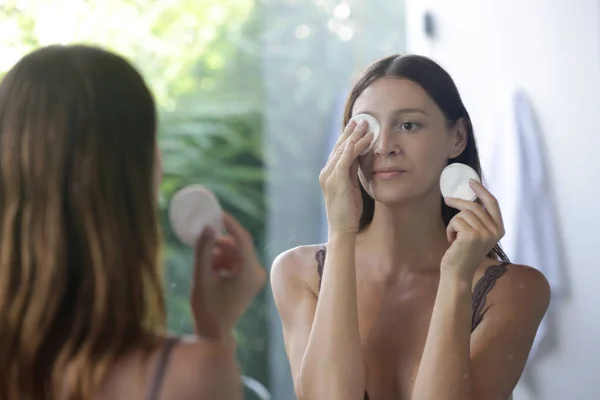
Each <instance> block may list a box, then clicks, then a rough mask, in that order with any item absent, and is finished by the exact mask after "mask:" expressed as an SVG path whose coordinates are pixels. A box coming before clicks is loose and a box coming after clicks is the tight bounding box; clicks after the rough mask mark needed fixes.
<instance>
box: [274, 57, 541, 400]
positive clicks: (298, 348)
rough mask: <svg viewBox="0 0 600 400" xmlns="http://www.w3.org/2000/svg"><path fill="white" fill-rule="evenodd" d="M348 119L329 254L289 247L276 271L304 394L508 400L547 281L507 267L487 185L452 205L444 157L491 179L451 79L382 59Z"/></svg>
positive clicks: (325, 184)
mask: <svg viewBox="0 0 600 400" xmlns="http://www.w3.org/2000/svg"><path fill="white" fill-rule="evenodd" d="M358 113H368V114H371V115H372V116H374V117H375V118H377V119H378V120H379V121H380V123H381V125H382V129H381V133H380V137H379V140H378V141H377V143H376V144H375V146H374V148H373V150H372V151H371V152H369V153H367V154H366V155H364V156H359V155H360V154H361V152H362V151H363V150H364V149H366V148H367V147H368V145H369V143H370V141H371V138H372V137H373V135H372V133H368V132H366V127H365V126H364V125H361V124H359V125H358V126H357V125H356V124H355V123H353V122H350V123H349V120H350V118H351V117H352V116H353V115H355V114H358ZM344 120H345V121H344V125H345V129H344V131H343V133H342V135H341V137H340V138H339V140H338V142H337V144H336V146H335V149H334V150H333V152H332V155H331V157H330V159H329V161H328V163H327V165H326V166H325V168H324V169H323V171H322V172H321V175H320V182H321V186H322V188H323V193H324V197H325V203H326V207H327V217H328V224H329V240H328V244H327V246H326V249H325V248H324V247H323V246H304V247H299V248H295V249H292V250H289V251H287V252H285V253H283V254H281V255H280V256H279V257H278V258H277V259H276V260H275V262H274V265H273V269H272V272H271V279H272V287H273V293H274V296H275V301H276V304H277V307H278V309H279V312H280V315H281V318H282V321H283V329H284V338H285V344H286V349H287V353H288V357H289V359H290V364H291V369H292V374H293V378H294V386H295V390H296V393H297V395H298V398H299V399H357V400H358V399H363V398H370V399H371V400H378V399H382V400H383V399H385V400H389V399H397V400H401V399H416V400H434V399H435V400H439V399H444V400H454V399H456V400H479V399H507V398H508V397H509V396H510V394H511V392H512V390H513V389H514V387H515V385H516V384H517V382H518V380H519V377H520V375H521V373H522V371H523V368H524V365H525V362H526V360H527V356H528V353H529V350H530V348H531V345H532V342H533V339H534V336H535V333H536V330H537V327H538V325H539V323H540V321H541V319H542V317H543V315H544V314H545V312H546V309H547V307H548V303H549V296H550V293H549V286H548V283H547V281H546V280H545V278H544V276H543V275H542V274H541V273H540V272H538V271H537V270H536V269H533V268H530V267H525V266H517V265H510V264H509V263H508V260H507V258H506V256H505V255H504V254H503V252H502V251H501V250H500V248H499V247H498V245H497V243H498V242H499V240H500V238H501V237H502V236H503V233H504V230H503V229H504V228H503V224H502V216H501V214H500V210H499V208H498V204H497V202H496V200H495V198H494V197H493V196H492V195H491V194H490V193H489V192H488V191H487V190H486V189H485V188H484V187H483V186H482V185H480V184H478V183H476V182H473V183H472V188H473V190H474V191H475V193H476V194H477V195H478V197H479V199H480V202H468V201H463V200H459V199H450V198H447V199H442V196H441V192H440V189H439V179H440V175H441V172H442V170H443V169H444V167H446V165H448V164H450V163H454V162H460V163H464V164H468V165H470V166H471V167H473V168H474V169H475V170H476V171H477V172H478V173H479V174H481V171H480V165H479V157H478V153H477V146H476V144H475V137H474V135H473V128H472V126H471V121H470V118H469V114H468V113H467V110H466V109H465V107H464V105H463V103H462V100H461V98H460V95H459V93H458V90H457V88H456V86H455V84H454V82H453V81H452V78H451V77H450V76H449V75H448V74H447V72H446V71H444V70H443V69H442V68H441V67H440V66H439V65H437V64H436V63H434V62H433V61H431V60H429V59H427V58H424V57H420V56H414V55H406V56H397V55H394V56H390V57H387V58H384V59H382V60H380V61H377V62H376V63H374V64H373V65H372V66H371V67H370V68H368V69H367V71H366V72H365V73H364V74H363V76H362V77H361V78H360V79H359V81H358V82H357V83H356V85H355V86H354V88H353V89H352V91H351V93H350V96H349V99H348V102H347V105H346V111H345V116H344ZM315 255H316V257H315ZM315 258H316V261H315ZM317 272H318V273H317ZM492 287H493V290H491V289H492Z"/></svg>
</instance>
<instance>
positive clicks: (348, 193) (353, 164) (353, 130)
mask: <svg viewBox="0 0 600 400" xmlns="http://www.w3.org/2000/svg"><path fill="white" fill-rule="evenodd" d="M367 128H368V124H367V123H366V121H361V122H360V123H359V124H358V125H357V124H356V122H354V121H350V123H349V124H348V125H347V126H346V129H344V132H343V133H342V135H341V136H340V138H339V139H338V141H337V143H336V144H335V146H334V148H333V151H332V153H331V155H330V156H329V160H328V161H327V165H325V168H323V170H322V171H321V174H320V175H319V182H320V184H321V188H322V189H323V195H324V196H325V207H326V209H327V220H328V223H329V234H330V236H331V235H333V234H336V233H342V234H351V235H355V234H356V233H358V227H359V222H360V215H361V213H362V207H363V204H362V196H361V193H360V183H359V180H358V156H359V155H360V154H361V153H362V152H363V150H365V149H366V148H367V147H368V146H369V144H370V143H371V139H372V138H373V133H372V132H369V133H367Z"/></svg>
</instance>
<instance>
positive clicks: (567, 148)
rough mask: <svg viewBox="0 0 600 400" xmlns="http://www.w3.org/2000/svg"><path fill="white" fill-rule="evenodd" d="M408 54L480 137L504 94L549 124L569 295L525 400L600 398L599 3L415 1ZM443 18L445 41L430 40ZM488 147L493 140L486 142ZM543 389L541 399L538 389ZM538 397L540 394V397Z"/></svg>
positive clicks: (521, 393)
mask: <svg viewBox="0 0 600 400" xmlns="http://www.w3.org/2000/svg"><path fill="white" fill-rule="evenodd" d="M406 3H407V19H408V40H407V46H408V50H409V51H410V52H414V53H420V54H423V55H428V56H431V57H432V58H434V59H435V60H437V61H438V62H440V63H441V64H442V65H443V66H444V67H445V68H446V69H447V70H448V71H449V72H450V74H451V75H452V76H453V77H454V79H455V81H456V83H457V85H458V87H459V89H460V91H461V94H462V95H463V99H464V100H465V103H466V106H467V108H468V109H469V111H470V113H471V116H472V119H473V123H474V126H475V131H476V133H477V128H478V127H482V126H485V124H486V121H488V120H489V119H490V118H491V115H492V112H493V105H494V104H495V103H497V101H498V99H499V97H500V95H501V94H502V90H503V89H504V90H506V88H508V87H510V86H514V85H517V86H520V87H522V88H524V89H525V90H526V91H527V93H528V95H529V97H530V98H531V100H532V103H533V106H534V108H535V110H536V112H537V115H538V117H539V119H540V123H541V129H542V131H543V133H544V140H545V146H546V148H547V151H548V160H549V163H550V165H549V168H550V171H549V173H550V175H551V176H552V179H553V185H554V188H555V190H556V194H555V196H556V201H557V207H558V213H559V218H560V225H561V228H562V235H563V238H564V242H565V244H564V248H565V252H566V263H565V264H566V265H565V269H566V271H567V274H568V286H569V292H570V293H569V296H568V298H567V299H565V300H563V301H562V302H561V303H559V304H557V307H555V308H554V312H555V318H556V325H555V326H554V327H553V328H552V329H553V332H552V337H553V338H554V340H555V342H554V343H551V344H547V345H546V346H545V347H542V352H541V357H540V358H539V359H538V360H534V362H532V363H531V364H530V366H529V367H528V371H527V373H528V375H531V376H532V377H533V378H534V382H535V383H536V386H537V388H533V387H532V386H531V382H530V381H528V380H527V381H526V380H522V382H521V383H520V384H519V387H518V389H517V391H516V393H515V400H530V399H536V400H537V399H543V400H563V399H569V400H570V399H573V400H587V399H590V400H592V399H596V400H597V399H600V266H599V265H598V262H597V260H598V257H597V256H596V254H597V253H598V251H599V250H600V233H598V227H600V212H599V208H600V201H599V198H600V154H599V153H600V129H599V128H598V125H599V123H600V120H599V117H600V32H599V27H600V26H599V25H600V24H599V20H600V5H599V3H598V1H596V0H495V1H494V0H452V1H448V0H406ZM424 10H430V11H432V12H433V14H434V16H435V18H436V25H437V28H438V32H437V37H436V38H434V39H433V40H430V39H428V38H427V37H426V36H425V34H424V31H423V25H422V16H423V14H422V13H423V12H424ZM478 138H479V139H480V142H484V143H483V144H484V145H485V140H486V137H485V131H484V132H480V133H479V135H478ZM532 389H535V390H532ZM536 391H537V394H536V393H535V392H536Z"/></svg>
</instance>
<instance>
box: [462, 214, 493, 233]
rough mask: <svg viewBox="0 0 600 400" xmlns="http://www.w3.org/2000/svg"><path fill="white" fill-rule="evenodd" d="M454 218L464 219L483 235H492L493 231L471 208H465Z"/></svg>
mask: <svg viewBox="0 0 600 400" xmlns="http://www.w3.org/2000/svg"><path fill="white" fill-rule="evenodd" d="M454 218H461V219H463V220H464V221H465V222H466V223H467V224H469V226H470V227H471V229H473V230H474V231H476V232H478V233H479V234H480V235H481V236H489V235H491V233H490V232H491V231H490V230H489V229H488V228H487V227H486V226H485V225H484V224H483V222H482V221H481V219H479V216H478V215H477V214H475V213H474V212H473V211H471V210H464V211H461V212H460V213H458V214H457V215H456V216H455V217H454Z"/></svg>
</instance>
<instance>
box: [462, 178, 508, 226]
mask: <svg viewBox="0 0 600 400" xmlns="http://www.w3.org/2000/svg"><path fill="white" fill-rule="evenodd" d="M470 186H471V188H472V189H473V191H474V192H475V194H476V195H477V197H479V198H480V199H481V201H482V202H483V205H484V207H485V209H486V211H487V212H488V214H489V215H490V217H491V218H492V220H493V221H494V222H495V223H496V225H497V226H498V227H499V228H501V229H500V230H501V231H503V230H504V222H503V220H502V212H501V211H500V205H499V204H498V199H496V198H495V197H494V196H493V195H492V194H491V193H490V192H489V190H487V189H486V188H485V186H483V185H482V184H481V183H479V182H477V181H474V180H472V181H471V182H470Z"/></svg>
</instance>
